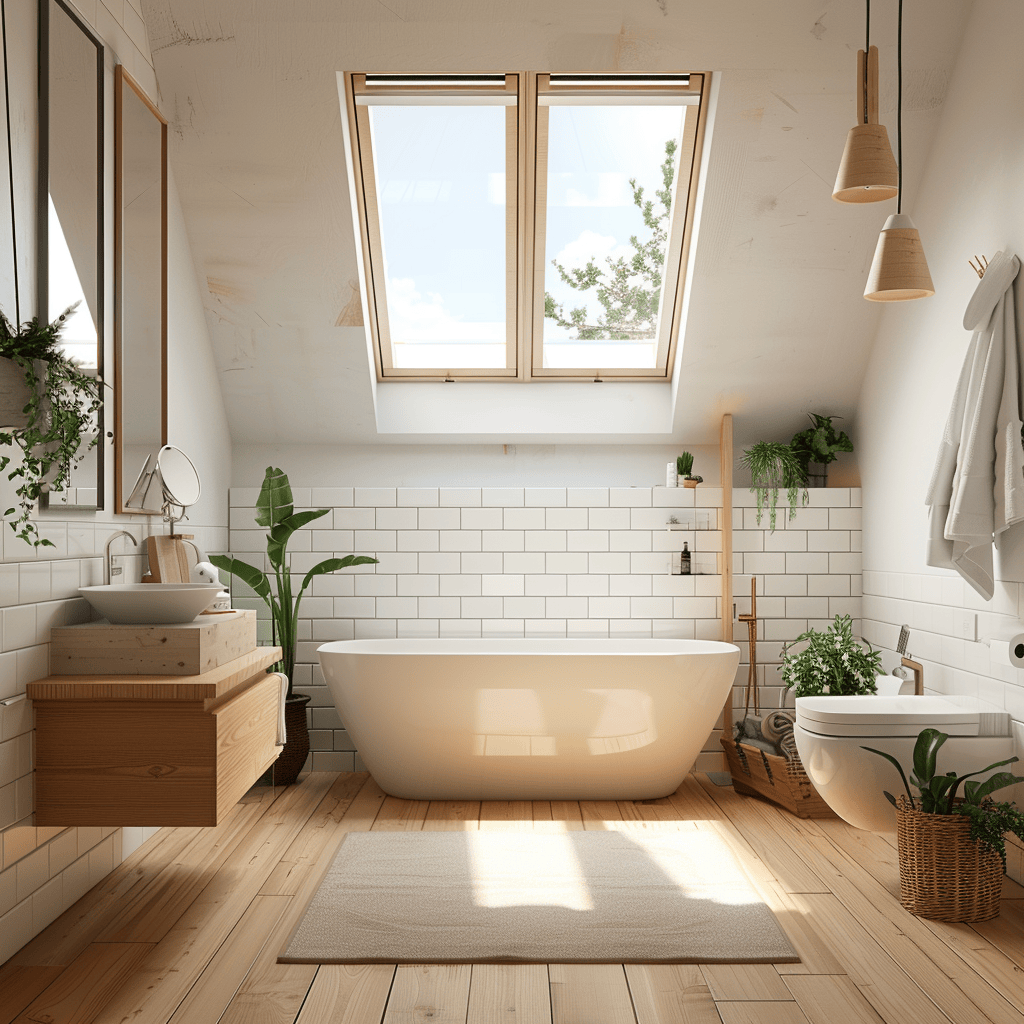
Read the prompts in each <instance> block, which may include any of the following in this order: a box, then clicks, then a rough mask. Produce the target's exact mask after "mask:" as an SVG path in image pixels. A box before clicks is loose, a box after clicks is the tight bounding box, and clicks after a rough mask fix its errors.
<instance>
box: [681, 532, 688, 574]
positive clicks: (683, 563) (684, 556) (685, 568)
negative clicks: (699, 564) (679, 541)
mask: <svg viewBox="0 0 1024 1024" xmlns="http://www.w3.org/2000/svg"><path fill="white" fill-rule="evenodd" d="M679 572H680V573H681V574H682V575H683V576H689V575H690V545H689V543H688V542H687V541H685V540H684V541H683V551H682V554H681V555H680V556H679Z"/></svg>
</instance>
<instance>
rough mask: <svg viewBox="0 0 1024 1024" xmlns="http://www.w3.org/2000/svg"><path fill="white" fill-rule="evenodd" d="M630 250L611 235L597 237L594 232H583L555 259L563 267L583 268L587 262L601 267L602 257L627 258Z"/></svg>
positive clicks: (602, 264)
mask: <svg viewBox="0 0 1024 1024" xmlns="http://www.w3.org/2000/svg"><path fill="white" fill-rule="evenodd" d="M631 252H632V250H631V249H630V247H629V246H628V245H621V244H620V243H619V242H618V241H617V240H616V239H615V238H613V237H612V236H611V235H599V234H598V233H597V232H596V231H583V232H581V234H580V236H579V238H577V239H576V240H575V241H572V242H569V243H568V245H566V246H565V247H564V248H563V249H562V251H561V252H560V253H559V254H558V255H557V256H556V257H555V260H556V261H557V262H558V263H561V265H562V266H563V267H566V268H568V267H579V268H581V269H582V268H583V267H585V266H586V265H587V262H588V261H589V260H594V261H595V262H596V263H597V265H598V266H599V267H603V266H604V265H605V263H604V257H606V256H610V257H611V258H612V259H617V258H618V257H619V256H629V255H630V254H631Z"/></svg>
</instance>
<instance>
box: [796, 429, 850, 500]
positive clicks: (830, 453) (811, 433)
mask: <svg viewBox="0 0 1024 1024" xmlns="http://www.w3.org/2000/svg"><path fill="white" fill-rule="evenodd" d="M808 416H810V418H811V424H812V425H811V426H809V427H807V428H806V429H805V430H801V431H800V432H799V433H796V434H794V435H793V440H792V441H790V442H789V446H790V448H792V449H793V454H794V455H795V456H796V459H797V462H799V463H800V469H801V472H802V474H803V482H804V485H805V486H807V487H827V486H828V467H829V463H831V462H835V461H836V458H837V456H838V453H839V452H852V451H853V442H852V441H851V440H850V438H849V437H848V436H847V434H846V432H845V431H843V430H840V431H839V433H836V429H835V427H833V426H832V420H833V419H836V418H838V417H833V416H821V415H819V414H818V413H816V412H812V413H808ZM812 465H813V466H814V467H816V468H815V470H813V471H812V468H811V467H812Z"/></svg>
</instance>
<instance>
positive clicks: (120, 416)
mask: <svg viewBox="0 0 1024 1024" xmlns="http://www.w3.org/2000/svg"><path fill="white" fill-rule="evenodd" d="M114 261H115V262H114V408H115V420H114V422H115V427H114V488H115V491H114V493H115V507H116V510H117V511H118V512H136V513H138V512H139V511H140V510H137V509H131V508H127V507H126V502H127V499H128V497H129V492H130V490H131V488H132V485H133V484H134V482H135V481H136V479H137V477H138V474H139V471H140V469H142V467H143V465H144V464H145V462H146V459H148V458H149V457H150V455H151V454H152V453H153V452H155V451H156V450H157V449H158V448H160V447H162V446H163V445H165V444H167V122H166V121H165V120H164V119H163V117H161V116H160V112H159V111H158V110H157V108H156V106H155V105H154V104H153V102H152V101H151V100H150V99H149V97H148V96H146V94H145V93H144V92H143V91H142V89H141V88H140V86H139V84H138V83H137V82H136V81H135V80H134V79H133V78H132V76H131V75H130V74H128V72H127V71H125V70H124V68H123V67H122V66H121V65H120V64H119V65H118V66H117V67H116V68H115V69H114ZM147 513H148V514H153V515H159V514H160V512H159V510H155V511H152V512H149V510H145V511H143V513H142V514H147Z"/></svg>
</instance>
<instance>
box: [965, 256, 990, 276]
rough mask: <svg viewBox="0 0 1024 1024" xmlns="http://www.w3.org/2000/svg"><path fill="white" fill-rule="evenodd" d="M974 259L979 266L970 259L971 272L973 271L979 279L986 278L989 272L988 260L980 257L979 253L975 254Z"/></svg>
mask: <svg viewBox="0 0 1024 1024" xmlns="http://www.w3.org/2000/svg"><path fill="white" fill-rule="evenodd" d="M974 259H975V260H977V261H978V265H977V266H975V265H974V260H971V259H969V260H968V261H967V262H968V263H970V265H971V270H973V271H974V272H975V273H976V274H977V275H978V277H984V276H985V271H986V270H988V259H987V258H986V257H985V256H978V255H977V253H975V256H974Z"/></svg>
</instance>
